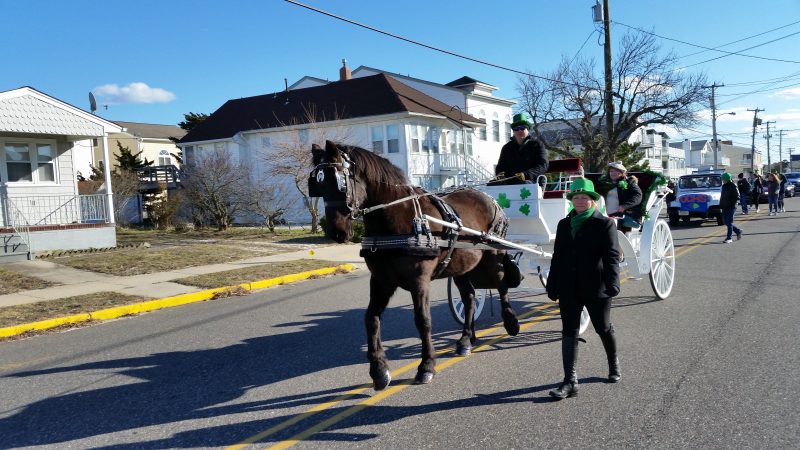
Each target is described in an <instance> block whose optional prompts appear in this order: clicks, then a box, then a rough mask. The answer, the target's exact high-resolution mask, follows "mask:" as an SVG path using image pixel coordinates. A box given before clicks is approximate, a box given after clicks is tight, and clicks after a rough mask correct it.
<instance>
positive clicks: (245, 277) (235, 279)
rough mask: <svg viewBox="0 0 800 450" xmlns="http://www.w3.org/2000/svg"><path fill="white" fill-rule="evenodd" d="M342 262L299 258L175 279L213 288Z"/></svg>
mask: <svg viewBox="0 0 800 450" xmlns="http://www.w3.org/2000/svg"><path fill="white" fill-rule="evenodd" d="M339 264H340V263H337V262H333V261H325V260H318V259H315V260H311V259H299V260H296V261H286V262H280V263H267V264H261V265H258V266H253V267H248V268H244V269H236V270H226V271H224V272H217V273H209V274H205V275H197V276H193V277H187V278H179V279H177V280H173V281H174V282H176V283H180V284H185V285H189V286H197V287H200V288H206V289H213V288H218V287H222V286H234V285H238V284H242V283H252V282H253V281H260V280H265V279H268V278H275V277H280V276H283V275H289V274H293V273H300V272H305V271H308V270H315V269H322V268H324V267H335V266H338V265H339Z"/></svg>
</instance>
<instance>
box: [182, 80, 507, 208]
mask: <svg viewBox="0 0 800 450" xmlns="http://www.w3.org/2000/svg"><path fill="white" fill-rule="evenodd" d="M369 70H374V69H369ZM376 72H377V73H374V74H373V73H369V72H368V68H359V69H358V70H357V73H354V74H353V75H352V76H351V75H350V72H349V69H347V67H346V66H345V67H343V68H342V70H341V71H340V79H339V80H338V81H335V82H328V81H325V80H322V79H319V78H314V77H303V78H302V79H300V80H299V81H298V82H296V83H294V84H293V85H292V86H290V88H289V89H287V90H286V91H282V92H275V93H271V94H266V95H260V96H256V97H248V98H242V99H235V100H229V101H228V102H226V103H225V104H224V105H223V106H222V107H220V108H219V109H218V110H217V111H215V112H214V113H213V114H211V116H209V118H208V119H206V120H205V121H204V122H202V123H201V124H199V125H198V126H196V127H195V128H194V129H193V130H191V131H190V132H189V133H188V134H187V135H186V136H184V138H183V139H181V140H180V141H179V143H178V145H179V146H180V147H181V148H182V149H183V154H184V161H185V163H187V164H191V162H192V160H193V159H195V158H197V157H198V155H200V154H202V152H207V151H211V150H220V151H224V152H226V153H228V154H229V155H230V157H231V159H233V160H235V161H238V162H243V163H246V164H247V165H248V166H249V167H253V168H255V169H256V171H257V172H259V173H262V174H263V173H267V172H268V170H267V168H266V165H265V163H264V159H263V155H264V154H266V153H269V152H273V151H275V150H276V149H280V148H281V147H282V146H287V145H293V144H299V145H300V146H301V147H304V146H307V148H308V149H309V152H310V148H311V144H312V143H320V144H322V143H324V142H323V141H324V140H325V139H332V140H340V141H343V142H346V143H349V144H352V145H358V146H360V147H364V148H367V149H371V150H372V151H374V152H375V153H379V154H381V155H382V156H383V157H384V158H386V159H388V160H390V161H391V162H392V163H393V164H395V165H396V166H398V167H399V168H401V170H403V171H405V173H406V174H407V176H408V178H409V179H410V181H411V182H412V183H413V184H416V185H420V186H423V187H426V188H430V189H437V188H440V187H443V186H449V185H457V184H464V183H467V182H476V181H485V180H487V179H489V178H491V177H492V176H493V175H494V165H495V164H496V162H497V156H498V155H499V151H500V148H501V146H502V145H503V144H504V143H505V142H506V140H507V138H508V133H507V128H508V123H510V121H511V111H510V105H511V104H512V103H511V102H508V101H506V100H502V99H498V100H497V101H496V102H494V103H493V102H490V101H489V100H486V101H485V103H483V105H484V106H483V109H480V108H478V109H477V111H478V113H477V114H480V111H481V110H482V111H483V113H484V114H485V115H487V118H486V119H483V118H478V117H476V116H474V115H473V114H471V113H470V112H471V111H474V110H475V109H470V108H472V106H470V105H474V106H476V107H477V106H480V105H481V103H479V101H478V99H479V98H481V97H490V93H491V92H490V91H491V89H492V88H493V87H491V86H489V85H486V84H485V83H480V82H477V81H474V80H472V81H470V80H467V79H460V80H461V81H459V86H462V87H452V86H447V85H437V84H435V83H429V82H423V81H421V80H411V79H405V81H403V79H402V77H400V76H398V77H395V76H394V75H387V74H386V73H383V72H380V71H376ZM356 75H358V76H356ZM406 78H408V77H406ZM456 81H458V80H456ZM413 84H416V85H418V86H421V87H424V88H425V89H426V90H427V91H428V92H429V93H426V92H422V91H421V90H420V89H416V88H415V87H414V86H413ZM430 94H436V96H433V95H430ZM442 100H447V101H448V102H449V103H447V102H444V101H442ZM498 105H499V106H498ZM501 107H502V108H501ZM503 108H504V109H503ZM500 111H502V116H501V112H500ZM495 113H496V114H495ZM495 115H496V116H497V117H496V119H497V120H495ZM487 122H488V126H489V131H487V132H486V133H481V132H478V133H476V130H480V129H485V128H486V126H487ZM494 130H496V133H495V131H494ZM504 130H506V131H504ZM495 134H496V136H497V138H496V139H495ZM484 137H485V138H486V139H483V138H484ZM274 181H275V180H267V182H274ZM286 193H287V195H294V196H296V197H297V199H298V202H297V204H296V208H295V210H294V212H293V213H291V214H290V218H291V220H308V219H307V213H306V212H305V211H304V208H303V207H302V204H300V203H299V198H300V197H299V195H298V194H296V193H292V192H291V189H289V190H287V191H286ZM292 214H294V217H291V215H292Z"/></svg>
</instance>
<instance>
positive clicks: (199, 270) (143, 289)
mask: <svg viewBox="0 0 800 450" xmlns="http://www.w3.org/2000/svg"><path fill="white" fill-rule="evenodd" d="M360 249H361V245H360V244H341V245H328V246H324V247H317V248H313V249H310V250H309V249H304V250H298V251H294V252H288V253H281V254H277V255H270V256H259V257H256V258H249V259H243V260H240V261H235V262H228V263H223V264H213V265H208V266H197V267H187V268H185V269H178V270H171V271H169V272H158V273H151V274H146V275H134V276H130V277H119V276H114V275H105V274H101V273H96V272H89V271H85V270H78V269H72V268H70V267H66V266H61V265H59V264H55V263H53V262H50V261H45V260H33V261H24V262H18V263H11V264H6V265H4V266H3V267H4V268H7V269H9V270H12V271H15V272H20V273H24V274H26V275H30V276H32V277H36V278H40V279H43V280H46V281H50V282H53V283H58V284H59V285H58V286H53V287H50V288H45V289H36V290H32V291H22V292H17V293H14V294H7V295H0V307H3V306H13V305H22V304H26V303H35V302H40V301H46V300H55V299H58V298H66V297H74V296H77V295H86V294H91V293H95V292H103V291H112V292H120V293H123V294H128V295H139V296H142V297H150V298H156V299H157V298H163V297H171V296H174V295H179V294H185V293H189V292H198V291H202V290H205V288H196V287H192V286H185V285H182V284H178V283H174V282H172V280H176V279H178V278H185V277H190V276H194V275H202V274H207V273H214V272H222V271H225V270H234V269H240V268H244V267H248V266H253V265H258V264H264V263H275V262H281V261H293V260H297V259H319V260H327V261H333V262H335V263H337V264H345V263H349V264H352V265H353V266H354V267H355V268H356V269H366V265H365V264H364V260H363V259H362V258H361V257H360V256H358V252H359V250H360ZM311 251H313V255H312V254H311ZM220 287H221V286H220Z"/></svg>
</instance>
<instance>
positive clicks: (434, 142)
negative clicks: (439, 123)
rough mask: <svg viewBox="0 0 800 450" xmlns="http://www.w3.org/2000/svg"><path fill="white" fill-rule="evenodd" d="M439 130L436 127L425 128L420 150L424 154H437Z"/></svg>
mask: <svg viewBox="0 0 800 450" xmlns="http://www.w3.org/2000/svg"><path fill="white" fill-rule="evenodd" d="M439 138H440V136H439V129H438V128H436V127H425V142H424V143H423V144H422V149H423V150H424V151H425V152H433V153H439Z"/></svg>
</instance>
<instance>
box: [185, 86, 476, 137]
mask: <svg viewBox="0 0 800 450" xmlns="http://www.w3.org/2000/svg"><path fill="white" fill-rule="evenodd" d="M309 111H313V113H314V117H313V118H310V117H308V115H309ZM399 112H412V113H423V114H433V115H438V116H444V117H447V118H448V119H450V120H452V121H454V122H456V123H465V124H466V126H469V124H481V123H484V121H483V120H482V119H478V118H476V117H473V116H471V115H469V114H463V115H462V114H461V112H460V111H459V110H458V109H456V108H451V107H450V105H447V104H445V103H442V102H440V101H439V100H436V99H435V98H433V97H431V96H429V95H426V94H423V93H422V92H420V91H418V90H416V89H414V88H411V87H409V86H407V85H405V84H403V83H401V82H399V81H397V80H396V79H394V78H392V77H390V76H387V75H385V74H378V75H373V76H369V77H360V78H353V79H350V80H344V81H336V82H332V83H330V84H326V85H324V86H314V87H310V88H305V89H294V90H290V91H289V92H288V93H286V92H284V91H281V92H275V93H272V94H266V95H258V96H255V97H246V98H240V99H236V100H228V101H227V102H225V104H224V105H222V106H221V107H220V108H219V109H218V110H216V111H214V113H213V114H211V116H209V117H208V119H206V120H205V121H203V122H202V123H200V124H198V125H197V126H195V127H194V128H193V129H192V130H191V131H190V132H189V133H188V134H187V135H186V136H184V137H183V139H181V140H180V142H182V143H184V142H197V141H209V140H214V139H224V138H229V137H231V136H233V135H235V134H236V133H239V132H241V131H248V130H263V129H267V128H277V127H283V126H287V125H298V124H303V123H310V122H325V121H329V120H341V119H352V118H358V117H369V116H379V115H383V114H392V113H399Z"/></svg>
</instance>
